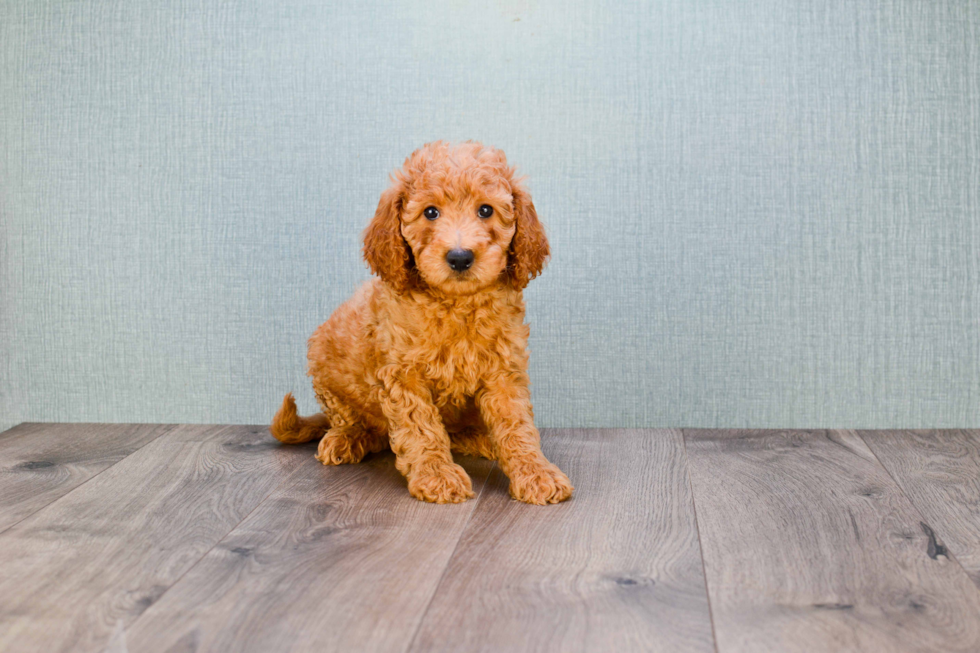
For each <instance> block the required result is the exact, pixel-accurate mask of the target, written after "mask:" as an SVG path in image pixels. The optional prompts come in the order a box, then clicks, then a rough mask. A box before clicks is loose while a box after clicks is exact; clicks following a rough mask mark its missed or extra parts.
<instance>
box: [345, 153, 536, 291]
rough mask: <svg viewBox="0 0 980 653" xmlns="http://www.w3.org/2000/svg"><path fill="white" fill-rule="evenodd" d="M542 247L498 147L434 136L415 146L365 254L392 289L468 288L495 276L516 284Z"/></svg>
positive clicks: (381, 208)
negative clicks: (432, 140) (452, 142)
mask: <svg viewBox="0 0 980 653" xmlns="http://www.w3.org/2000/svg"><path fill="white" fill-rule="evenodd" d="M548 254H549V250H548V241H547V238H545V235H544V229H543V228H542V226H541V223H540V222H539V221H538V217H537V214H536V212H535V210H534V204H533V203H532V202H531V198H530V196H529V195H528V194H527V192H526V191H525V190H524V189H523V188H522V187H521V186H520V184H519V183H518V182H517V181H516V180H515V179H514V170H513V168H510V167H509V166H508V165H507V159H506V157H505V156H504V154H503V153H502V152H500V151H499V150H496V149H493V148H487V147H484V146H482V145H480V144H478V143H464V144H462V145H458V146H455V147H452V146H450V145H447V144H445V143H443V142H436V143H430V144H428V145H425V146H424V147H422V148H420V149H419V150H416V151H415V152H413V153H412V155H411V156H410V157H409V158H408V159H407V160H406V161H405V165H404V166H403V167H402V169H401V170H399V171H398V172H396V173H395V175H394V182H393V184H392V185H391V187H390V188H389V189H388V190H386V191H385V192H384V194H382V196H381V201H380V202H379V204H378V210H377V212H376V213H375V216H374V219H373V220H372V221H371V224H370V225H369V226H368V228H367V230H366V231H365V233H364V258H365V259H366V260H367V262H368V264H369V265H370V266H371V269H372V270H373V271H374V272H375V273H377V274H378V275H379V276H380V277H381V278H382V279H384V281H385V282H387V283H388V284H389V285H391V286H392V287H394V288H395V289H396V290H398V291H404V290H407V289H409V288H434V289H437V290H439V291H440V292H442V293H443V294H447V295H468V294H472V293H475V292H478V291H480V290H483V289H485V288H488V287H491V286H493V285H494V284H498V283H508V284H510V285H512V286H513V287H515V288H518V289H520V288H523V287H524V286H526V285H527V283H528V281H530V279H532V278H533V277H535V276H536V275H537V274H539V273H540V272H541V269H542V268H543V267H544V264H545V261H546V260H547V258H548Z"/></svg>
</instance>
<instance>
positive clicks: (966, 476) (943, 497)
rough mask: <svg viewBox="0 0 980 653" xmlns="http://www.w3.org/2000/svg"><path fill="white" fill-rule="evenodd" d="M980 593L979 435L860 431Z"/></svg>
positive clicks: (968, 432) (937, 432) (960, 432)
mask: <svg viewBox="0 0 980 653" xmlns="http://www.w3.org/2000/svg"><path fill="white" fill-rule="evenodd" d="M858 435H860V436H861V437H862V438H863V439H864V441H865V442H866V443H867V444H868V447H870V449H871V451H873V452H874V454H875V455H876V456H877V457H878V460H880V461H881V463H882V464H883V465H884V466H885V469H887V470H888V471H889V473H891V476H892V478H893V479H895V482H896V483H898V485H899V487H901V488H902V490H903V491H904V492H905V494H906V495H907V496H908V497H909V499H911V500H912V503H913V504H914V505H915V507H916V508H918V509H919V512H920V513H922V516H923V517H924V518H925V521H926V523H928V524H929V526H930V527H931V528H933V529H935V533H936V535H937V536H938V538H939V540H938V541H939V542H945V546H946V547H947V548H948V549H949V552H950V553H951V554H952V556H953V557H955V558H956V560H957V561H958V562H959V563H960V564H961V565H962V566H963V568H964V569H966V572H967V573H968V574H969V575H970V578H971V579H972V580H973V583H974V585H976V586H977V587H978V588H980V431H975V430H974V431H954V430H943V431H937V430H932V431H858Z"/></svg>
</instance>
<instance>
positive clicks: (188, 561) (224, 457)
mask: <svg viewBox="0 0 980 653" xmlns="http://www.w3.org/2000/svg"><path fill="white" fill-rule="evenodd" d="M313 450H314V449H313V447H310V446H308V447H282V446H280V445H279V444H278V443H276V442H275V441H274V440H272V439H271V437H270V436H269V434H268V430H267V429H266V428H265V427H245V426H234V427H214V426H181V427H178V428H175V429H174V430H172V431H170V432H169V433H166V434H164V435H162V436H160V437H159V438H157V439H156V440H154V441H153V442H151V443H150V444H148V445H146V446H145V447H143V448H142V449H140V450H139V451H137V452H135V453H133V454H132V455H130V456H129V457H127V458H125V459H123V460H122V461H120V462H118V463H117V464H115V465H113V466H112V467H110V468H109V469H107V470H105V471H104V472H103V473H101V474H99V475H98V476H97V477H95V478H93V479H92V480H90V481H89V482H88V483H85V484H84V485H82V486H81V487H78V488H76V489H75V490H74V491H72V492H70V493H68V494H66V495H65V496H63V497H61V498H60V499H58V500H57V501H55V502H53V503H51V504H50V505H48V506H47V507H46V508H44V509H42V510H40V511H38V512H36V513H34V514H33V515H32V516H30V517H28V518H27V519H25V520H23V521H21V522H20V523H19V524H17V525H15V526H13V527H11V528H10V529H8V530H7V531H6V532H4V533H3V534H0V568H2V569H3V573H2V574H0V650H4V651H68V650H71V651H101V650H102V649H103V648H104V647H105V646H106V644H107V642H109V640H110V638H111V636H112V634H113V633H116V632H119V631H120V630H121V628H122V627H124V626H125V625H126V624H128V623H130V622H132V621H133V620H134V619H135V618H136V617H137V616H139V615H140V614H141V613H142V612H143V611H144V610H146V608H147V607H149V606H150V605H151V604H153V603H154V602H155V601H156V600H157V599H158V598H159V597H160V596H161V595H162V594H163V593H164V592H166V590H167V589H168V588H169V587H170V586H171V585H172V584H173V583H174V582H175V581H177V579H179V578H180V577H181V576H182V575H183V574H184V573H185V572H186V571H187V570H188V569H190V568H191V567H192V566H193V565H194V563H195V562H197V561H198V560H199V559H200V558H201V557H202V556H203V555H204V554H205V553H206V552H207V551H209V550H210V549H211V548H212V547H213V546H214V545H215V544H216V543H217V542H218V541H220V540H221V538H223V537H224V536H225V535H227V533H228V532H229V531H230V530H231V529H232V528H233V527H234V526H235V525H236V524H238V523H239V522H240V521H241V520H242V519H243V518H244V517H245V516H246V515H247V514H248V513H249V512H251V511H252V509H254V508H255V506H256V505H258V504H259V503H260V502H261V501H262V500H263V499H264V498H265V497H266V496H268V494H269V493H270V492H271V491H272V490H273V489H274V488H275V487H276V486H277V485H278V484H279V483H281V482H282V481H283V480H284V479H285V478H286V477H287V475H288V474H289V472H291V471H292V469H293V468H294V467H295V466H296V464H298V463H299V461H300V460H301V459H309V458H310V457H311V456H312V454H313Z"/></svg>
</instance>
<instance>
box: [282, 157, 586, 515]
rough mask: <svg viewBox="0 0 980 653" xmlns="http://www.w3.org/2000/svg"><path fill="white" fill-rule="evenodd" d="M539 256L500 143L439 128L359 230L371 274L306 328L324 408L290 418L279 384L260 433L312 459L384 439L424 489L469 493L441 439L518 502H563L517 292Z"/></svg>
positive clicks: (352, 455) (455, 498) (334, 461)
mask: <svg viewBox="0 0 980 653" xmlns="http://www.w3.org/2000/svg"><path fill="white" fill-rule="evenodd" d="M549 253H550V252H549V248H548V241H547V239H546V238H545V233H544V228H543V227H542V225H541V223H540V222H539V221H538V216H537V214H536V213H535V210H534V204H532V202H531V197H530V196H529V195H528V193H527V191H526V190H525V189H524V188H523V186H522V185H521V183H520V180H518V179H516V178H515V176H514V168H512V167H510V166H508V164H507V159H506V157H505V156H504V153H503V152H501V151H500V150H497V149H494V148H491V147H484V146H483V145H481V144H479V143H474V142H468V143H463V144H461V145H456V146H451V145H449V144H447V143H444V142H441V141H440V142H435V143H429V144H427V145H425V146H423V147H422V148H420V149H418V150H416V151H415V152H413V153H412V155H411V156H409V157H408V159H406V161H405V164H404V166H403V167H402V168H401V169H400V170H398V171H396V172H395V173H394V175H393V176H392V184H391V186H390V187H389V188H388V189H387V190H386V191H385V192H384V193H383V194H382V195H381V201H380V202H379V203H378V209H377V211H376V212H375V214H374V219H373V220H372V221H371V223H370V224H369V225H368V227H367V229H366V230H365V232H364V258H365V260H366V261H367V263H368V265H369V266H370V268H371V270H372V271H373V272H374V273H375V274H376V275H377V276H378V278H376V279H373V280H371V281H369V282H367V283H366V284H365V285H363V286H362V287H361V288H360V289H359V290H357V292H356V293H355V294H354V296H353V297H351V298H350V299H349V300H347V302H346V303H344V304H343V305H341V306H340V307H339V308H338V309H337V310H336V311H335V312H334V313H333V315H331V316H330V319H329V320H327V321H326V322H324V323H323V324H322V325H321V326H320V327H319V328H318V329H317V330H316V331H315V332H314V333H313V336H312V337H311V338H310V340H309V375H310V376H311V377H312V378H313V389H314V391H315V392H316V396H317V398H318V400H319V403H320V406H321V407H322V409H323V412H322V413H321V414H318V415H315V416H313V417H299V416H298V415H297V414H296V403H295V401H294V400H293V397H292V395H291V394H287V395H286V397H285V399H284V400H283V405H282V407H281V408H280V409H279V412H278V413H276V416H275V418H274V419H273V422H272V426H271V429H270V430H271V432H272V434H273V436H275V437H276V438H277V439H278V440H280V441H281V442H289V443H295V442H307V441H310V440H313V439H315V438H321V440H320V446H319V450H318V453H317V455H316V457H317V459H318V460H320V461H321V462H322V463H323V464H325V465H340V464H343V463H356V462H359V461H360V460H361V459H362V458H363V457H364V456H365V455H366V454H367V453H368V452H376V451H382V450H384V449H386V448H388V447H389V446H390V447H391V450H392V451H394V452H395V466H396V467H397V468H398V471H400V472H401V473H402V474H404V475H405V477H406V479H407V480H408V491H409V492H410V493H411V494H412V496H414V497H416V498H418V499H421V500H423V501H432V502H435V503H457V502H460V501H465V500H466V499H467V498H469V497H471V496H473V489H472V484H471V482H470V478H469V476H468V475H467V474H466V472H465V471H464V470H463V468H462V467H460V466H459V465H457V464H456V463H454V462H453V457H452V452H456V453H460V454H465V455H474V456H483V457H484V458H489V459H490V460H495V461H497V463H498V464H499V465H500V467H501V469H502V470H503V472H504V473H505V474H506V475H507V477H508V478H509V479H510V494H511V496H512V497H514V498H515V499H517V500H519V501H524V502H527V503H533V504H541V505H543V504H548V503H558V502H559V501H564V500H565V499H567V498H568V497H570V496H571V494H572V490H573V488H572V485H571V484H570V483H569V481H568V478H567V477H566V476H565V474H563V473H562V472H561V470H559V469H558V468H557V467H556V466H555V465H553V464H551V463H550V462H548V460H547V459H545V457H544V455H543V454H542V453H541V447H540V442H539V440H540V438H539V434H538V429H537V428H535V426H534V414H533V410H532V408H531V395H530V391H529V389H528V385H529V380H528V374H527V363H528V350H527V339H528V334H529V328H528V326H527V325H526V324H524V299H523V295H522V290H523V289H524V287H525V286H526V285H527V283H528V282H529V281H530V280H531V279H532V278H534V277H535V276H537V275H538V274H539V273H540V272H541V270H542V268H543V267H544V265H545V262H546V261H547V259H548V256H549Z"/></svg>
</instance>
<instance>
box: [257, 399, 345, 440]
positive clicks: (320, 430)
mask: <svg viewBox="0 0 980 653" xmlns="http://www.w3.org/2000/svg"><path fill="white" fill-rule="evenodd" d="M329 428H330V422H328V421H327V416H326V415H324V414H323V413H317V414H316V415H312V416H310V417H300V416H299V415H297V414H296V400H295V399H293V393H292V392H289V393H286V396H285V398H284V399H283V400H282V407H281V408H279V412H277V413H276V416H275V417H273V418H272V425H271V426H269V431H270V432H271V433H272V437H274V438H275V439H276V440H279V441H280V442H285V443H286V444H299V443H300V442H309V441H310V440H316V439H318V438H321V437H323V434H324V433H326V432H327V429H329Z"/></svg>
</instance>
